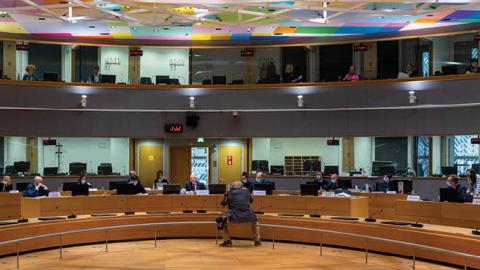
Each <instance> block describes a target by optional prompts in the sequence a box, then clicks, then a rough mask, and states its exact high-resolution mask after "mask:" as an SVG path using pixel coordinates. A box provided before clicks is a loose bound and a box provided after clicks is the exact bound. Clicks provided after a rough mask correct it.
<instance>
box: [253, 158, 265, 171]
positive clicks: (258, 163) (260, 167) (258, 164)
mask: <svg viewBox="0 0 480 270" xmlns="http://www.w3.org/2000/svg"><path fill="white" fill-rule="evenodd" d="M252 170H254V171H256V172H264V173H268V160H252Z"/></svg>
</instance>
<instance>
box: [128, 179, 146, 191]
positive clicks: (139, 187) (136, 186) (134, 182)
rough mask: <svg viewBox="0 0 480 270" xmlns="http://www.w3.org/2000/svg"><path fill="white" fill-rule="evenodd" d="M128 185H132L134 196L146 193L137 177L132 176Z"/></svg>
mask: <svg viewBox="0 0 480 270" xmlns="http://www.w3.org/2000/svg"><path fill="white" fill-rule="evenodd" d="M128 183H129V184H131V185H133V190H134V193H135V194H142V193H147V191H146V190H145V188H144V187H143V185H142V184H141V183H140V181H139V180H138V176H136V175H134V176H132V177H131V178H130V181H129V182H128Z"/></svg>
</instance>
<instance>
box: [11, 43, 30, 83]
mask: <svg viewBox="0 0 480 270" xmlns="http://www.w3.org/2000/svg"><path fill="white" fill-rule="evenodd" d="M17 44H22V42H17ZM23 44H26V43H23ZM16 54H17V67H16V76H15V78H16V79H17V80H21V79H22V78H23V74H25V67H26V66H27V65H28V51H17V52H16ZM12 79H14V78H12Z"/></svg>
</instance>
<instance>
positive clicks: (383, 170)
mask: <svg viewBox="0 0 480 270" xmlns="http://www.w3.org/2000/svg"><path fill="white" fill-rule="evenodd" d="M394 174H395V167H393V166H384V167H380V175H394Z"/></svg>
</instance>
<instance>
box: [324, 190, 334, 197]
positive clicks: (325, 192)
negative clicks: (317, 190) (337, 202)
mask: <svg viewBox="0 0 480 270" xmlns="http://www.w3.org/2000/svg"><path fill="white" fill-rule="evenodd" d="M322 197H335V192H333V191H324V192H322Z"/></svg>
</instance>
